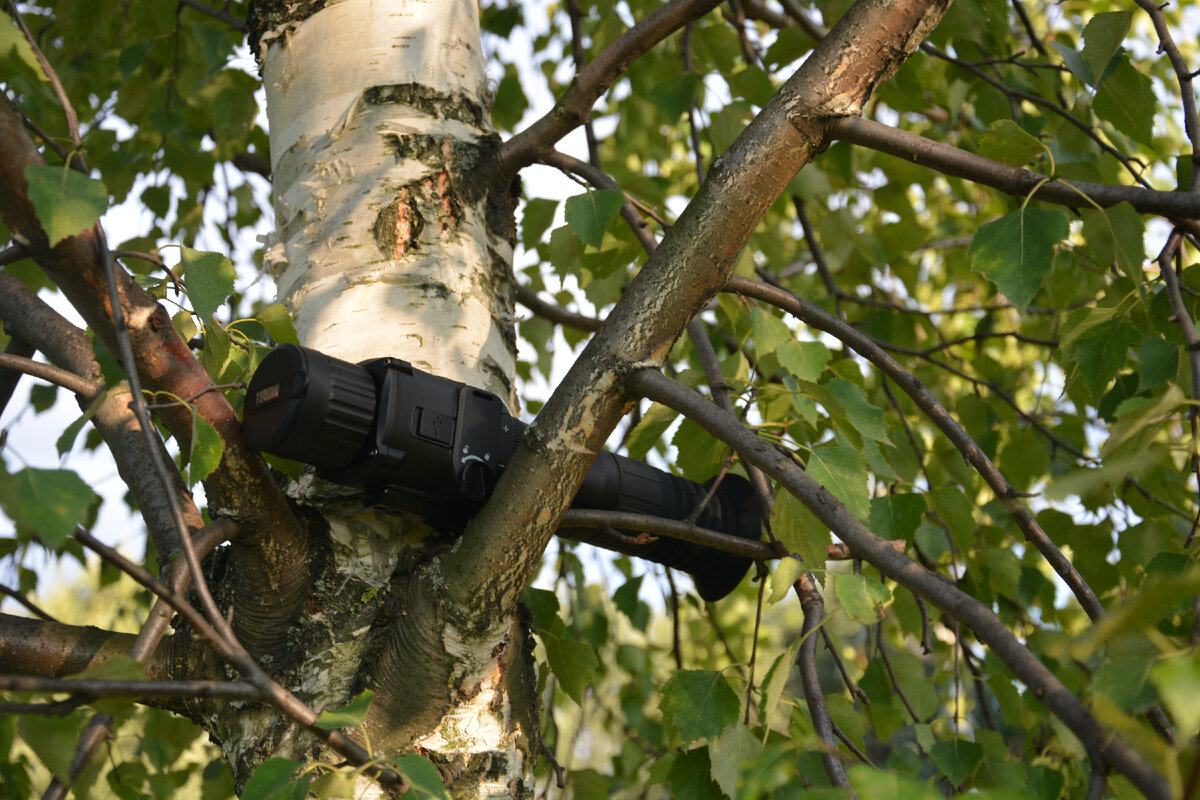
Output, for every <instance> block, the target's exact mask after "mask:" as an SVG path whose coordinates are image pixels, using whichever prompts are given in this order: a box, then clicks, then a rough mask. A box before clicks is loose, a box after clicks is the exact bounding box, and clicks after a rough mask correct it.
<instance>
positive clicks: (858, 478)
mask: <svg viewBox="0 0 1200 800" xmlns="http://www.w3.org/2000/svg"><path fill="white" fill-rule="evenodd" d="M804 467H805V469H806V470H807V471H808V475H809V477H810V478H812V479H813V480H814V481H816V482H817V483H819V484H821V485H822V486H824V487H825V488H826V489H828V490H829V491H831V492H833V494H834V496H836V497H837V499H839V500H841V501H842V503H843V504H845V506H846V508H847V509H849V511H850V513H851V514H853V515H854V516H856V517H858V518H859V519H860V520H862V521H863V522H866V521H868V520H869V519H870V517H871V505H870V497H869V496H868V489H867V461H866V459H865V458H863V456H862V453H860V452H858V451H857V450H853V449H851V448H849V447H844V446H842V445H833V446H827V447H817V448H814V449H813V451H812V455H810V456H809V457H808V463H807V464H805V465H804Z"/></svg>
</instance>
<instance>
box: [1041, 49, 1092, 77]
mask: <svg viewBox="0 0 1200 800" xmlns="http://www.w3.org/2000/svg"><path fill="white" fill-rule="evenodd" d="M1050 44H1051V46H1053V47H1054V49H1055V50H1057V51H1058V54H1059V55H1060V56H1062V60H1063V63H1064V64H1066V66H1067V69H1069V70H1070V71H1071V74H1072V75H1074V76H1075V77H1076V78H1078V79H1079V80H1081V81H1083V82H1084V83H1086V84H1087V85H1088V86H1091V85H1092V71H1091V69H1090V68H1089V67H1088V65H1087V62H1086V61H1084V60H1083V56H1082V55H1080V54H1079V51H1077V50H1075V49H1074V48H1073V47H1069V46H1067V45H1066V44H1064V43H1063V42H1051V43H1050Z"/></svg>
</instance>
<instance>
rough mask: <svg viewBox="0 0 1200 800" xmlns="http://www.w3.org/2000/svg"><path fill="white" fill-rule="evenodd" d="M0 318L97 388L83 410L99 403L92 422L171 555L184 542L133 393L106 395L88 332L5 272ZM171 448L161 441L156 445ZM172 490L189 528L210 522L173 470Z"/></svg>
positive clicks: (0, 277)
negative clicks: (134, 407) (150, 466)
mask: <svg viewBox="0 0 1200 800" xmlns="http://www.w3.org/2000/svg"><path fill="white" fill-rule="evenodd" d="M0 319H3V320H4V322H5V324H6V325H8V326H10V328H11V329H12V330H13V332H14V333H15V334H16V335H18V336H20V337H21V338H22V339H24V340H25V341H28V342H29V344H30V345H32V346H33V347H35V348H36V349H37V350H39V351H41V352H42V353H43V354H44V355H45V356H46V357H47V358H48V359H50V361H51V362H53V363H54V364H56V365H57V366H58V367H61V368H62V369H64V370H66V371H67V372H69V373H73V374H75V375H78V376H81V378H82V379H83V380H85V381H88V382H90V383H92V384H94V386H95V391H91V392H87V393H79V395H80V397H79V401H80V402H79V405H80V409H81V410H86V409H88V408H89V407H91V406H92V404H93V403H95V402H97V401H98V402H99V405H98V406H97V407H96V408H95V409H94V414H93V416H92V424H93V425H95V426H96V430H98V431H100V435H101V436H102V437H103V438H104V441H105V443H106V444H107V445H108V449H109V452H110V453H111V454H112V457H113V460H114V461H115V462H116V464H117V472H118V473H119V474H120V475H121V479H122V480H124V481H125V484H126V485H127V486H128V487H129V489H130V491H131V492H132V493H133V496H134V497H135V498H136V499H137V503H138V508H139V509H140V511H141V514H142V518H143V519H144V520H145V521H146V529H147V531H148V532H149V534H150V537H151V538H152V539H153V540H154V545H155V547H156V548H157V549H158V552H159V554H160V556H161V558H162V559H163V560H164V561H165V560H166V559H168V558H170V557H171V554H172V553H174V552H175V551H176V550H177V548H178V544H179V540H178V537H177V536H176V533H175V523H174V520H173V518H172V516H171V513H170V511H169V508H168V503H167V497H166V494H165V493H164V491H163V490H162V488H161V486H160V484H159V481H158V477H157V476H156V475H155V474H154V473H153V472H151V471H149V470H147V469H146V464H147V463H149V461H150V456H149V451H147V449H146V447H147V443H146V442H145V440H144V439H143V437H142V435H141V431H140V429H139V428H138V425H137V420H136V419H135V418H134V416H133V412H132V411H130V408H129V401H130V399H131V398H130V394H129V392H128V391H127V389H124V388H123V387H114V389H113V390H111V391H109V392H108V393H107V394H104V395H103V397H102V396H101V395H102V393H103V390H104V386H103V383H102V376H101V374H100V366H99V364H97V363H96V357H95V354H94V353H93V352H92V342H91V339H90V338H89V337H88V335H87V334H86V333H84V332H83V331H81V330H80V329H79V328H76V327H75V326H74V325H72V324H71V323H70V322H68V321H67V320H66V319H65V318H63V317H62V315H60V314H59V313H58V312H57V311H55V310H54V309H52V308H51V307H50V306H49V305H48V304H47V303H46V302H45V301H43V300H42V299H41V298H39V297H38V296H37V295H36V294H35V293H34V292H33V291H32V290H31V289H30V288H29V287H28V286H26V285H25V284H23V283H21V281H19V280H17V279H16V278H14V277H13V276H12V275H8V274H5V273H2V272H0ZM153 446H154V447H157V448H158V449H159V450H161V451H162V455H163V457H165V458H169V457H168V456H167V455H166V449H165V448H164V447H163V443H162V441H161V440H160V439H158V438H157V437H155V443H154V445H153ZM171 472H172V489H171V491H173V492H174V493H175V495H176V496H177V497H179V498H180V499H181V501H182V502H183V504H184V516H185V519H186V521H187V524H188V527H190V528H198V527H200V526H202V525H203V524H204V520H203V519H202V518H201V516H200V511H199V509H198V508H196V504H195V503H194V502H193V501H192V500H191V496H190V494H189V493H188V491H187V486H186V485H185V484H184V482H183V479H182V478H181V477H180V475H179V473H178V472H177V471H175V470H172V471H171Z"/></svg>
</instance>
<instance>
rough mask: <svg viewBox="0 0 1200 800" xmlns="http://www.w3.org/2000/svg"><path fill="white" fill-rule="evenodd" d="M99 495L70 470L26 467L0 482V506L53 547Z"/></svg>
mask: <svg viewBox="0 0 1200 800" xmlns="http://www.w3.org/2000/svg"><path fill="white" fill-rule="evenodd" d="M95 500H96V494H95V492H93V491H92V490H91V488H90V487H89V486H88V485H87V484H86V483H84V482H83V479H82V478H80V477H79V476H78V475H77V474H75V472H73V471H71V470H69V469H37V468H35V467H26V468H25V469H22V470H20V471H19V472H14V473H13V474H12V475H9V476H8V477H7V478H6V479H5V480H2V481H0V508H2V509H4V513H5V514H7V515H8V516H9V517H11V518H12V520H13V521H14V522H16V523H17V525H18V526H20V527H22V528H24V529H26V530H29V531H31V532H33V533H36V534H37V536H38V538H39V539H40V540H41V542H42V544H44V545H45V546H46V547H48V548H50V549H51V550H54V549H57V548H59V547H61V546H62V545H63V544H64V543H65V542H66V541H67V539H69V538H71V535H72V534H73V533H74V532H75V526H76V525H78V524H80V523H81V522H83V521H84V519H85V517H86V515H87V511H88V508H89V507H90V506H91V505H92V503H93V502H95Z"/></svg>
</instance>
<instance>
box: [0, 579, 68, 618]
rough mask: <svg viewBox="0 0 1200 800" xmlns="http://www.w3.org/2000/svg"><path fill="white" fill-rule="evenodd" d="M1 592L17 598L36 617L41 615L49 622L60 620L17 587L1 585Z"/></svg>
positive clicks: (14, 598) (6, 595)
mask: <svg viewBox="0 0 1200 800" xmlns="http://www.w3.org/2000/svg"><path fill="white" fill-rule="evenodd" d="M0 594H2V595H4V596H5V597H10V598H12V599H13V600H16V601H17V602H18V603H20V604H21V605H23V606H25V609H26V610H27V611H29V613H30V614H33V615H34V616H35V617H40V618H41V619H44V620H46V621H47V622H58V620H56V619H55V618H54V617H52V616H50V614H48V613H47V612H45V611H43V610H42V609H41V608H40V607H39V606H38V605H37V603H35V602H33V601H32V600H30V599H29V598H28V597H26V596H25V595H24V594H23V593H22V592H18V591H17V590H16V589H12V588H9V587H8V586H3V585H0Z"/></svg>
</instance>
